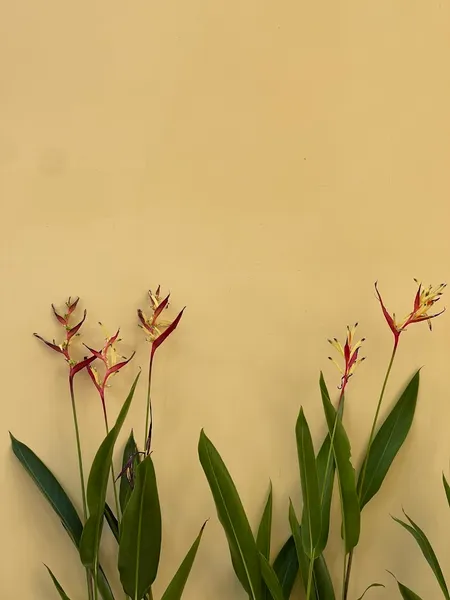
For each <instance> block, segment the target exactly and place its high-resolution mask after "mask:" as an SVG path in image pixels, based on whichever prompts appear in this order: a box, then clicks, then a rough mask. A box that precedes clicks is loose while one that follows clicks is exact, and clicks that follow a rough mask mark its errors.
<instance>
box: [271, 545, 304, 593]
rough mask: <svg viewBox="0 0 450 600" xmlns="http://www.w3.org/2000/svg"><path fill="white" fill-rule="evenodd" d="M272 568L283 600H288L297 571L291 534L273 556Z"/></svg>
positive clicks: (295, 553)
mask: <svg viewBox="0 0 450 600" xmlns="http://www.w3.org/2000/svg"><path fill="white" fill-rule="evenodd" d="M273 570H274V571H275V573H276V576H277V577H278V581H279V582H280V585H281V589H282V590H283V595H284V598H285V600H289V598H290V596H291V592H292V588H293V587H294V583H295V580H296V579H297V573H298V558H297V549H296V547H295V542H294V537H293V536H292V535H291V536H289V538H288V539H287V541H286V542H285V544H284V545H283V546H282V548H281V550H280V551H279V553H278V555H277V557H276V558H275V561H274V563H273Z"/></svg>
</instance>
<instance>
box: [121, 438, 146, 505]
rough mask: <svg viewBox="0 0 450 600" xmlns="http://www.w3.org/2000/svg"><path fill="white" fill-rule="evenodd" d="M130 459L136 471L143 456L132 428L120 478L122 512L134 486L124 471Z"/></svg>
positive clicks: (133, 469)
mask: <svg viewBox="0 0 450 600" xmlns="http://www.w3.org/2000/svg"><path fill="white" fill-rule="evenodd" d="M130 460H131V461H132V463H131V469H132V471H133V473H134V472H136V468H137V466H138V464H139V463H140V462H141V457H140V454H139V452H138V447H137V444H136V440H135V439H134V433H133V430H131V432H130V435H129V437H128V440H127V443H126V444H125V448H124V451H123V458H122V470H121V471H122V477H121V478H120V488H119V503H120V509H121V511H122V513H123V512H124V510H125V507H126V505H127V502H128V500H129V499H130V496H131V492H132V487H131V485H130V483H129V481H128V479H127V477H126V473H124V470H125V469H126V466H127V464H129V462H130Z"/></svg>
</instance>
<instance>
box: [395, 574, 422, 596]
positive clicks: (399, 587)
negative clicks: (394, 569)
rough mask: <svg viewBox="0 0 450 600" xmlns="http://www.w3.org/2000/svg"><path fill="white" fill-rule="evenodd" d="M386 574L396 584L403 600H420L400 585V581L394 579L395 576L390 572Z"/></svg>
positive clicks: (404, 586)
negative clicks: (390, 576)
mask: <svg viewBox="0 0 450 600" xmlns="http://www.w3.org/2000/svg"><path fill="white" fill-rule="evenodd" d="M388 573H389V574H390V575H392V577H393V578H394V579H395V581H396V582H397V586H398V589H399V592H400V594H401V595H402V598H403V600H422V598H421V597H420V596H418V595H417V594H416V593H415V592H413V591H412V590H410V589H409V588H408V587H406V585H403V583H400V581H399V580H398V579H397V578H396V576H395V575H394V574H393V573H391V572H390V571H388Z"/></svg>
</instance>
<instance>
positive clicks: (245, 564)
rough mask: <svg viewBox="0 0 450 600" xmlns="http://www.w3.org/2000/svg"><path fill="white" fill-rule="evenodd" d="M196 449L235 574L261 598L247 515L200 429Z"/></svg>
mask: <svg viewBox="0 0 450 600" xmlns="http://www.w3.org/2000/svg"><path fill="white" fill-rule="evenodd" d="M198 453H199V458H200V463H201V465H202V467H203V470H204V472H205V475H206V478H207V480H208V483H209V487H210V489H211V492H212V495H213V498H214V502H215V505H216V509H217V514H218V517H219V520H220V522H221V524H222V527H223V529H224V531H225V535H226V537H227V541H228V546H229V549H230V554H231V561H232V563H233V567H234V570H235V572H236V575H237V577H238V579H239V581H240V582H241V584H242V586H243V588H244V589H245V591H246V592H247V594H248V595H249V596H250V598H251V600H261V597H262V586H261V570H260V564H259V553H258V549H257V546H256V542H255V539H254V537H253V534H252V530H251V528H250V524H249V522H248V519H247V515H246V514H245V511H244V507H243V506H242V502H241V499H240V498H239V494H238V492H237V490H236V486H235V485H234V482H233V480H232V478H231V475H230V473H229V472H228V469H227V468H226V466H225V463H224V462H223V460H222V458H221V457H220V454H219V453H218V452H217V450H216V448H215V447H214V445H213V444H212V442H211V441H210V440H209V439H208V437H207V436H206V435H205V433H204V431H203V430H202V432H201V433H200V439H199V443H198Z"/></svg>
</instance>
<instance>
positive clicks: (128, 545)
mask: <svg viewBox="0 0 450 600" xmlns="http://www.w3.org/2000/svg"><path fill="white" fill-rule="evenodd" d="M160 554H161V508H160V505H159V497H158V488H157V484H156V474H155V469H154V466H153V462H152V457H151V456H146V457H145V458H144V460H143V461H142V462H141V463H140V465H139V466H138V468H137V470H136V482H135V486H134V489H133V492H132V494H131V496H130V499H129V501H128V504H127V507H126V509H125V512H124V513H123V518H122V523H121V529H120V544H119V563H118V564H119V573H120V581H121V582H122V586H123V589H124V590H125V593H126V594H127V595H128V596H130V597H131V598H143V597H144V595H145V594H146V593H147V592H148V591H149V589H150V587H151V585H152V583H153V582H154V581H155V579H156V574H157V572H158V566H159V558H160Z"/></svg>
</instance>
